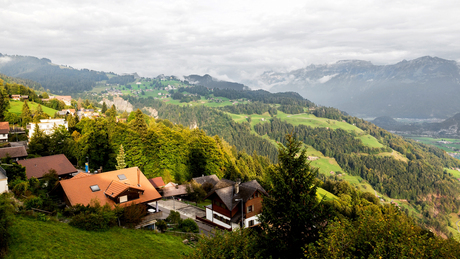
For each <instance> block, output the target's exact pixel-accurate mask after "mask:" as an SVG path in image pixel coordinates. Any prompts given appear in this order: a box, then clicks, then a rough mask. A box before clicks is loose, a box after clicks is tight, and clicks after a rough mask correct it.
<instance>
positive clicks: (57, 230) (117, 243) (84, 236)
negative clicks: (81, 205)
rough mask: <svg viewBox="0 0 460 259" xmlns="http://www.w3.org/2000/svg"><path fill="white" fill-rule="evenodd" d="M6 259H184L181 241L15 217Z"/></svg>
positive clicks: (149, 233) (145, 232)
mask: <svg viewBox="0 0 460 259" xmlns="http://www.w3.org/2000/svg"><path fill="white" fill-rule="evenodd" d="M11 235H12V242H11V244H10V248H9V252H8V255H7V257H6V258H21V259H27V258H31V259H32V258H184V257H186V256H185V255H186V254H187V253H188V252H190V251H191V248H190V247H188V246H186V245H184V244H183V243H182V238H180V237H177V236H172V235H169V234H159V233H155V232H153V231H149V230H133V229H124V228H119V227H114V228H111V229H110V230H108V231H105V232H95V231H85V230H81V229H78V228H74V227H71V226H69V225H68V224H65V223H61V222H55V221H51V220H48V221H46V222H44V221H40V220H38V219H33V218H28V217H20V216H19V217H16V219H15V220H14V224H13V226H12V227H11Z"/></svg>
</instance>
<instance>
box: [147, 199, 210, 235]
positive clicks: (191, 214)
mask: <svg viewBox="0 0 460 259" xmlns="http://www.w3.org/2000/svg"><path fill="white" fill-rule="evenodd" d="M153 204H155V203H153ZM153 204H152V205H153ZM158 207H159V208H160V210H161V211H163V219H165V218H167V217H168V216H169V212H170V211H171V210H175V211H177V212H179V213H180V217H181V218H182V219H187V218H191V219H193V220H194V221H195V222H196V223H197V224H198V227H199V228H200V233H203V234H205V235H207V236H209V235H212V233H211V230H212V229H213V227H212V226H210V225H208V224H205V223H203V222H202V221H199V220H196V216H198V217H204V216H206V211H205V210H204V209H200V208H198V207H195V206H193V205H189V204H187V203H184V202H180V201H178V200H160V201H158Z"/></svg>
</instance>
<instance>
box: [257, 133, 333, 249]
mask: <svg viewBox="0 0 460 259" xmlns="http://www.w3.org/2000/svg"><path fill="white" fill-rule="evenodd" d="M286 140H287V142H286V146H284V145H282V144H280V145H279V148H278V151H279V155H278V159H279V163H278V164H277V165H276V166H274V168H272V169H271V170H269V171H268V177H269V187H270V188H269V194H270V196H268V197H265V198H264V200H263V203H262V206H263V209H262V211H263V213H262V216H261V218H260V219H261V222H262V226H263V228H264V230H265V231H266V233H267V235H266V237H267V239H266V242H268V243H267V245H266V247H267V248H268V252H269V253H270V254H271V255H272V256H274V257H275V258H300V257H302V252H303V251H302V249H301V247H303V246H305V244H307V243H311V242H313V241H315V240H317V239H318V237H319V231H320V230H321V229H322V228H323V227H324V226H325V225H326V223H327V221H326V220H327V218H328V216H329V215H328V214H329V210H328V207H326V206H325V205H324V204H323V203H322V202H320V201H319V200H318V199H317V197H316V189H317V186H316V184H315V177H316V176H317V174H318V169H317V168H316V169H313V168H312V167H311V166H310V163H308V162H307V154H306V151H307V150H306V149H305V148H301V147H302V142H300V141H298V140H297V138H296V137H295V136H292V135H289V134H288V135H286Z"/></svg>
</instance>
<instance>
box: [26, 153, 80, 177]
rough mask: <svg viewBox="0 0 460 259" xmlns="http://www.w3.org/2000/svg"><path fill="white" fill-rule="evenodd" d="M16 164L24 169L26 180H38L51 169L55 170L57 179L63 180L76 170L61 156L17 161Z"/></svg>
mask: <svg viewBox="0 0 460 259" xmlns="http://www.w3.org/2000/svg"><path fill="white" fill-rule="evenodd" d="M18 164H20V165H22V166H24V167H25V168H26V175H27V179H30V178H32V177H35V178H37V179H40V178H42V177H43V175H44V174H46V173H48V172H49V170H51V169H54V170H56V173H57V174H58V175H59V177H63V178H66V177H71V174H73V173H76V172H77V169H76V168H75V167H74V166H73V165H72V163H70V161H69V159H67V157H66V156H65V155H63V154H60V155H54V156H44V157H37V158H31V159H26V160H19V161H18Z"/></svg>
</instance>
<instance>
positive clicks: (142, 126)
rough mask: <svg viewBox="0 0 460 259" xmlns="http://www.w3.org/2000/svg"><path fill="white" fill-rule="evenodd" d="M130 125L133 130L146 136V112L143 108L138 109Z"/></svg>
mask: <svg viewBox="0 0 460 259" xmlns="http://www.w3.org/2000/svg"><path fill="white" fill-rule="evenodd" d="M129 126H130V128H131V129H132V130H134V131H136V132H137V133H139V135H140V136H141V137H142V138H143V137H145V135H146V134H147V123H145V120H144V114H143V113H142V111H141V110H139V109H137V110H136V112H135V115H134V119H133V120H132V121H130V122H129Z"/></svg>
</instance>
